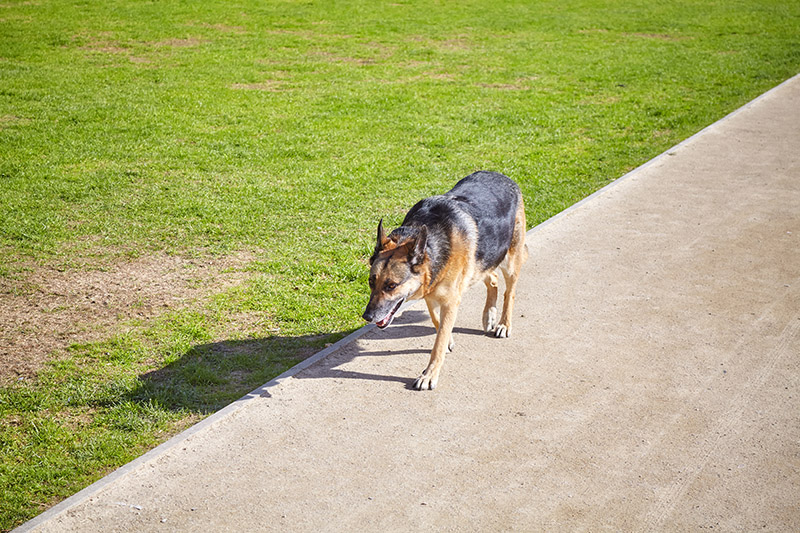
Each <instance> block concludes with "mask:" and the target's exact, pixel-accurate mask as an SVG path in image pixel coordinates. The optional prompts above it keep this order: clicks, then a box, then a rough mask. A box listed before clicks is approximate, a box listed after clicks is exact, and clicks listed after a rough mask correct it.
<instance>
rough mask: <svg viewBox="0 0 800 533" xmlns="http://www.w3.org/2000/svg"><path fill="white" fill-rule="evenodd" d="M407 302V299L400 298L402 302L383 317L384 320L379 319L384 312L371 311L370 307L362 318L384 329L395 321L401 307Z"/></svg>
mask: <svg viewBox="0 0 800 533" xmlns="http://www.w3.org/2000/svg"><path fill="white" fill-rule="evenodd" d="M405 300H406V299H405V298H400V300H399V301H398V302H397V303H396V304H395V305H394V306H392V308H391V309H390V310H389V312H388V313H386V314H385V315H383V316H382V318H378V317H381V314H382V313H381V311H382V310H379V311H375V310H374V309H370V306H369V305H368V306H367V309H366V310H365V311H364V314H363V315H362V316H363V318H364V320H366V321H367V322H374V323H375V325H376V326H378V327H379V328H381V329H383V328H385V327H387V326H388V325H389V324H391V323H392V320H394V315H395V314H396V313H397V311H399V310H400V306H401V305H403V302H405Z"/></svg>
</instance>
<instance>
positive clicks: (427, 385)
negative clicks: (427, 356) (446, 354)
mask: <svg viewBox="0 0 800 533" xmlns="http://www.w3.org/2000/svg"><path fill="white" fill-rule="evenodd" d="M438 382H439V371H438V370H436V371H434V370H431V369H430V368H426V369H425V370H424V371H423V372H422V375H420V376H419V377H418V378H417V380H416V381H415V382H414V388H415V389H417V390H433V389H435V388H436V384H437V383H438Z"/></svg>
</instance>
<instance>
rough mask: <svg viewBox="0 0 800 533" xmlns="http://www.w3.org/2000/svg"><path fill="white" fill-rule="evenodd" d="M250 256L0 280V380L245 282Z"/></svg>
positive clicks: (150, 260) (165, 258)
mask: <svg viewBox="0 0 800 533" xmlns="http://www.w3.org/2000/svg"><path fill="white" fill-rule="evenodd" d="M254 257H255V256H254V254H252V253H246V252H242V253H239V254H235V255H232V256H227V257H219V258H216V257H212V258H200V259H198V258H186V257H179V256H169V255H164V254H158V255H153V256H147V257H141V258H138V259H135V260H132V261H119V262H117V263H115V264H113V265H111V266H109V267H108V268H105V269H104V270H95V271H88V272H87V271H84V270H76V269H69V270H64V271H60V270H57V269H56V268H53V267H36V266H33V267H29V270H28V271H27V272H22V273H21V274H20V275H18V276H16V278H15V279H12V278H10V277H0V295H2V300H0V337H2V338H3V339H4V343H3V345H2V346H0V383H9V382H12V381H15V380H19V379H20V378H23V379H25V378H29V377H31V376H33V375H35V374H36V372H37V371H38V370H39V369H40V368H41V366H42V364H43V363H44V362H45V361H47V360H48V359H49V358H50V357H52V356H54V355H58V354H59V353H63V352H64V350H65V349H66V348H67V347H69V346H70V345H72V344H75V343H87V342H92V341H97V340H101V339H103V338H107V337H109V336H111V335H113V334H114V333H117V332H119V330H120V329H121V328H123V327H125V326H124V325H125V324H126V323H127V324H131V323H132V322H136V321H142V320H149V319H152V318H155V317H157V316H159V315H161V314H163V313H165V312H167V311H171V310H175V309H179V308H183V307H185V306H187V305H189V304H190V303H191V302H194V301H197V300H198V299H201V298H204V297H207V296H209V295H211V294H213V293H218V292H221V291H223V290H225V289H227V288H229V287H232V286H234V285H238V284H240V283H242V282H243V281H244V280H245V279H247V278H248V277H249V275H250V274H249V273H248V272H247V271H245V267H246V266H247V265H248V264H249V263H250V262H251V261H252V260H253V259H254Z"/></svg>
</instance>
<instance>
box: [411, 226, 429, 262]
mask: <svg viewBox="0 0 800 533" xmlns="http://www.w3.org/2000/svg"><path fill="white" fill-rule="evenodd" d="M427 244H428V228H427V227H426V226H422V227H420V228H419V233H417V237H416V239H415V240H414V246H413V247H411V249H410V250H409V251H408V260H409V263H411V266H416V265H419V264H420V263H422V262H423V261H424V260H425V245H427Z"/></svg>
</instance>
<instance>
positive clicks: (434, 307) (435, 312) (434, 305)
mask: <svg viewBox="0 0 800 533" xmlns="http://www.w3.org/2000/svg"><path fill="white" fill-rule="evenodd" d="M425 303H426V304H427V306H428V314H429V315H430V316H431V322H433V329H435V330H436V332H437V333H438V332H439V303H438V302H436V301H435V300H431V299H428V298H426V299H425ZM455 347H456V342H455V340H453V336H452V334H451V335H450V341H449V342H448V343H447V351H448V352H452V351H453V349H454V348H455Z"/></svg>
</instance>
